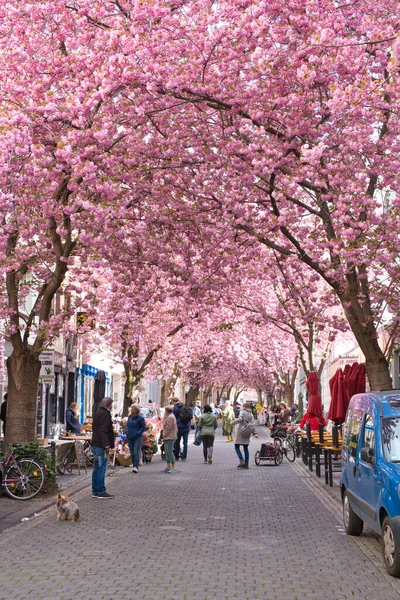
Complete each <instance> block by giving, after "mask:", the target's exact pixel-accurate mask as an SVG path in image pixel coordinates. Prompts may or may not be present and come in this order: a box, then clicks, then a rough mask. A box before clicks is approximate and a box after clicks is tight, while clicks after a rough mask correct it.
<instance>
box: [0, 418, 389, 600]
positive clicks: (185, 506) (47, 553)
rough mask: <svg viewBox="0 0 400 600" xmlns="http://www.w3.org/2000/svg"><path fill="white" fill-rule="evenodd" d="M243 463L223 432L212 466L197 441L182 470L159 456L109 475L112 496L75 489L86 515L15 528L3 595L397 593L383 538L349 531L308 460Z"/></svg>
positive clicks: (376, 596) (53, 598) (319, 598)
mask: <svg viewBox="0 0 400 600" xmlns="http://www.w3.org/2000/svg"><path fill="white" fill-rule="evenodd" d="M258 432H259V433H260V438H261V439H259V440H254V441H252V443H251V446H250V454H251V457H253V456H254V452H255V451H256V450H258V449H259V447H260V444H261V442H262V440H263V439H264V438H266V436H267V432H266V431H265V428H261V427H260V428H258ZM191 438H192V436H191ZM236 465H237V458H236V456H235V452H234V448H233V444H231V443H225V441H224V439H223V438H222V437H221V434H220V431H218V432H217V439H216V444H215V451H214V460H213V464H212V465H207V464H203V457H202V449H201V448H197V447H195V446H193V444H192V443H190V444H189V455H188V460H187V462H184V463H182V462H179V463H177V472H176V473H174V474H166V473H164V472H163V468H164V467H165V462H163V461H161V460H160V457H159V455H156V456H155V457H154V459H153V462H152V463H151V464H150V465H146V466H144V467H143V468H141V469H140V470H139V473H138V474H133V473H132V472H131V469H120V470H119V471H118V472H116V473H115V474H114V475H113V476H112V477H109V478H108V479H107V489H108V491H109V492H111V493H113V494H114V495H115V497H114V499H113V500H106V501H105V500H99V499H96V498H92V497H91V493H90V487H84V488H83V489H81V490H80V491H77V492H76V493H74V495H73V499H74V500H75V501H76V502H77V503H78V504H79V507H80V511H81V520H80V522H79V523H71V522H60V523H59V522H56V511H55V507H51V508H48V509H46V510H44V511H43V516H41V517H37V518H36V519H34V520H32V521H29V522H24V523H18V524H17V525H16V526H15V527H12V528H9V529H8V530H7V531H5V532H4V533H3V535H2V536H1V537H0V561H1V564H7V578H6V579H5V581H4V582H3V581H2V586H1V588H0V600H3V599H4V600H5V599H6V598H10V597H12V598H13V599H14V600H26V598H29V597H33V598H40V599H41V600H75V599H77V600H116V599H117V600H132V598H134V599H135V600H148V599H149V598H157V600H192V599H193V598H196V600H257V599H259V600H262V599H264V598H268V600H281V599H282V597H285V598H288V599H289V600H350V599H351V600H354V599H355V598H360V599H362V600H382V599H383V598H384V599H385V600H398V598H399V593H400V582H399V581H398V580H394V579H393V578H391V577H389V576H388V575H387V573H386V571H385V569H384V567H383V565H382V560H381V558H380V550H379V544H378V543H377V541H376V539H375V538H373V537H371V536H370V535H368V534H367V535H363V536H361V537H360V538H359V539H358V540H355V539H354V538H351V537H349V536H346V535H345V533H344V531H343V526H342V524H341V511H340V504H339V503H338V501H337V500H336V499H335V498H334V497H333V496H332V495H330V494H329V492H328V493H326V491H325V490H324V489H323V487H322V486H321V485H320V484H318V483H317V482H316V481H315V479H316V478H315V477H312V476H311V477H310V476H309V474H308V473H307V471H306V470H305V469H303V468H302V466H301V465H300V464H299V463H298V464H296V463H295V465H294V467H292V465H290V464H289V463H288V462H287V461H284V462H283V463H282V465H280V466H279V467H275V466H263V465H260V466H259V467H257V466H255V465H254V462H252V464H250V469H249V470H242V469H240V470H238V469H237V468H236ZM86 483H87V484H89V481H87V482H86ZM70 489H71V490H72V489H73V486H71V488H70Z"/></svg>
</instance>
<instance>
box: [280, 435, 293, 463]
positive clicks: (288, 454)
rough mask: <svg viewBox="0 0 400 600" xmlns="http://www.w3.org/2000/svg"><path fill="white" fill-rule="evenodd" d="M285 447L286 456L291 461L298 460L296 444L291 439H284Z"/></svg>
mask: <svg viewBox="0 0 400 600" xmlns="http://www.w3.org/2000/svg"><path fill="white" fill-rule="evenodd" d="M282 446H283V449H284V451H285V456H286V458H287V459H288V461H289V462H294V461H295V460H296V451H295V449H294V446H293V444H292V443H291V442H289V440H283V444H282Z"/></svg>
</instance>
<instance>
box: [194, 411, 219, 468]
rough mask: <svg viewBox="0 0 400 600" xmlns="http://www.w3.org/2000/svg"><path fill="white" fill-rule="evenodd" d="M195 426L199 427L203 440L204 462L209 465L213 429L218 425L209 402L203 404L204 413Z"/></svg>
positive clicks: (211, 452) (210, 462) (212, 444)
mask: <svg viewBox="0 0 400 600" xmlns="http://www.w3.org/2000/svg"><path fill="white" fill-rule="evenodd" d="M197 426H198V428H199V432H200V438H201V441H202V442H203V454H204V463H205V464H207V463H208V464H209V465H211V464H212V456H213V450H214V438H215V430H216V429H217V427H218V422H217V417H216V416H215V415H214V414H213V412H212V408H211V406H210V405H209V404H205V405H204V413H203V414H202V415H201V417H200V419H199V422H198V424H197Z"/></svg>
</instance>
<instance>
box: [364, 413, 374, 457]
mask: <svg viewBox="0 0 400 600" xmlns="http://www.w3.org/2000/svg"><path fill="white" fill-rule="evenodd" d="M362 440H363V441H362V444H361V447H362V448H372V449H375V430H374V419H373V417H372V415H369V414H366V415H365V420H364V430H363V438H362Z"/></svg>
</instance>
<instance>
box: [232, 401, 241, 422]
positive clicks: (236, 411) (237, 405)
mask: <svg viewBox="0 0 400 600" xmlns="http://www.w3.org/2000/svg"><path fill="white" fill-rule="evenodd" d="M241 410H242V405H241V404H240V402H239V400H235V402H234V403H233V412H234V414H235V419H237V418H238V417H239V415H240V411H241Z"/></svg>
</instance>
